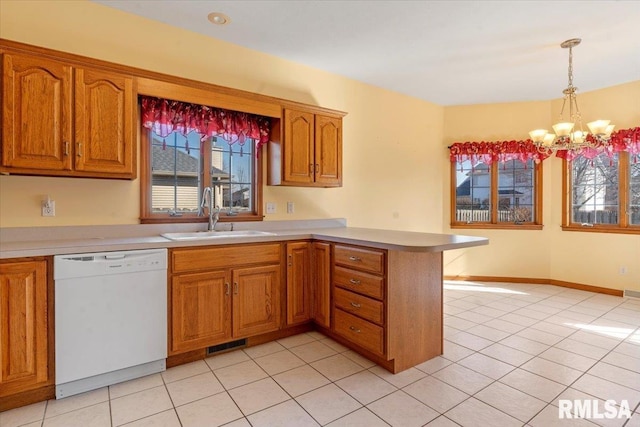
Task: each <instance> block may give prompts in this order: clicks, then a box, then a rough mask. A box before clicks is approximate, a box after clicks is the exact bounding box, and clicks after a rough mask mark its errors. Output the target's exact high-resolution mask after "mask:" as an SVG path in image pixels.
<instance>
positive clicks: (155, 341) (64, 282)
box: [53, 249, 167, 399]
mask: <svg viewBox="0 0 640 427" xmlns="http://www.w3.org/2000/svg"><path fill="white" fill-rule="evenodd" d="M53 277H54V280H55V359H56V369H55V370H56V398H58V399H60V398H63V397H67V396H71V395H74V394H78V393H82V392H85V391H88V390H93V389H96V388H99V387H104V386H106V385H111V384H115V383H118V382H121V381H126V380H130V379H133V378H137V377H141V376H144V375H149V374H152V373H155V372H161V371H164V370H165V362H166V360H165V359H166V357H167V250H166V249H149V250H135V251H124V252H100V253H86V254H73V255H57V256H55V257H54V263H53Z"/></svg>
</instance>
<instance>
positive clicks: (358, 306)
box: [351, 302, 362, 308]
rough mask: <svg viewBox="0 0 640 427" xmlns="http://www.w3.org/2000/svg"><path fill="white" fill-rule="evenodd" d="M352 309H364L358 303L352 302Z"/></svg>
mask: <svg viewBox="0 0 640 427" xmlns="http://www.w3.org/2000/svg"><path fill="white" fill-rule="evenodd" d="M351 307H353V308H360V307H362V305H361V304H358V303H355V302H351Z"/></svg>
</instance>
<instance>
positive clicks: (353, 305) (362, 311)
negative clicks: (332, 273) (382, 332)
mask: <svg viewBox="0 0 640 427" xmlns="http://www.w3.org/2000/svg"><path fill="white" fill-rule="evenodd" d="M333 301H334V306H335V307H336V308H339V309H341V310H344V311H346V312H348V313H351V314H355V315H356V316H359V317H362V318H364V319H367V320H370V321H372V322H375V323H377V324H379V325H382V322H383V319H384V304H383V303H382V302H380V301H376V300H373V299H371V298H367V297H363V296H362V295H358V294H356V293H353V292H349V291H346V290H344V289H340V288H336V289H335V291H334V293H333Z"/></svg>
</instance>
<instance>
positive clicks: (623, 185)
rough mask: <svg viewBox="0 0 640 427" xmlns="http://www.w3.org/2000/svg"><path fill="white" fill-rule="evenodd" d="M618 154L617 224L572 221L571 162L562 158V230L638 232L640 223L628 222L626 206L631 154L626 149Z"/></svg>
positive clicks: (628, 191)
mask: <svg viewBox="0 0 640 427" xmlns="http://www.w3.org/2000/svg"><path fill="white" fill-rule="evenodd" d="M617 154H618V212H619V214H618V218H619V224H616V225H614V224H591V225H588V226H583V225H582V224H581V223H576V222H572V215H571V205H572V203H571V200H572V199H573V198H572V195H573V194H572V190H573V183H572V176H573V173H572V162H569V161H567V160H566V159H563V160H562V162H563V163H562V230H563V231H586V232H592V233H615V234H640V224H639V225H634V224H629V215H628V211H627V208H628V206H629V193H630V190H631V188H630V183H629V171H630V166H631V158H632V156H631V155H630V154H629V153H628V152H626V151H620V152H618V153H617Z"/></svg>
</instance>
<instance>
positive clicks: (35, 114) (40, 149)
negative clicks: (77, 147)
mask: <svg viewBox="0 0 640 427" xmlns="http://www.w3.org/2000/svg"><path fill="white" fill-rule="evenodd" d="M2 62H3V63H2V65H3V86H2V166H8V167H13V168H25V169H45V170H70V169H71V165H72V162H71V154H72V153H71V146H70V144H71V142H72V141H71V138H72V136H73V135H72V125H73V124H72V120H71V108H72V96H71V91H72V86H71V85H72V69H71V67H70V66H68V65H65V64H62V63H59V62H55V61H50V60H47V59H40V58H35V57H31V56H22V55H14V54H4V55H3V61H2Z"/></svg>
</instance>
